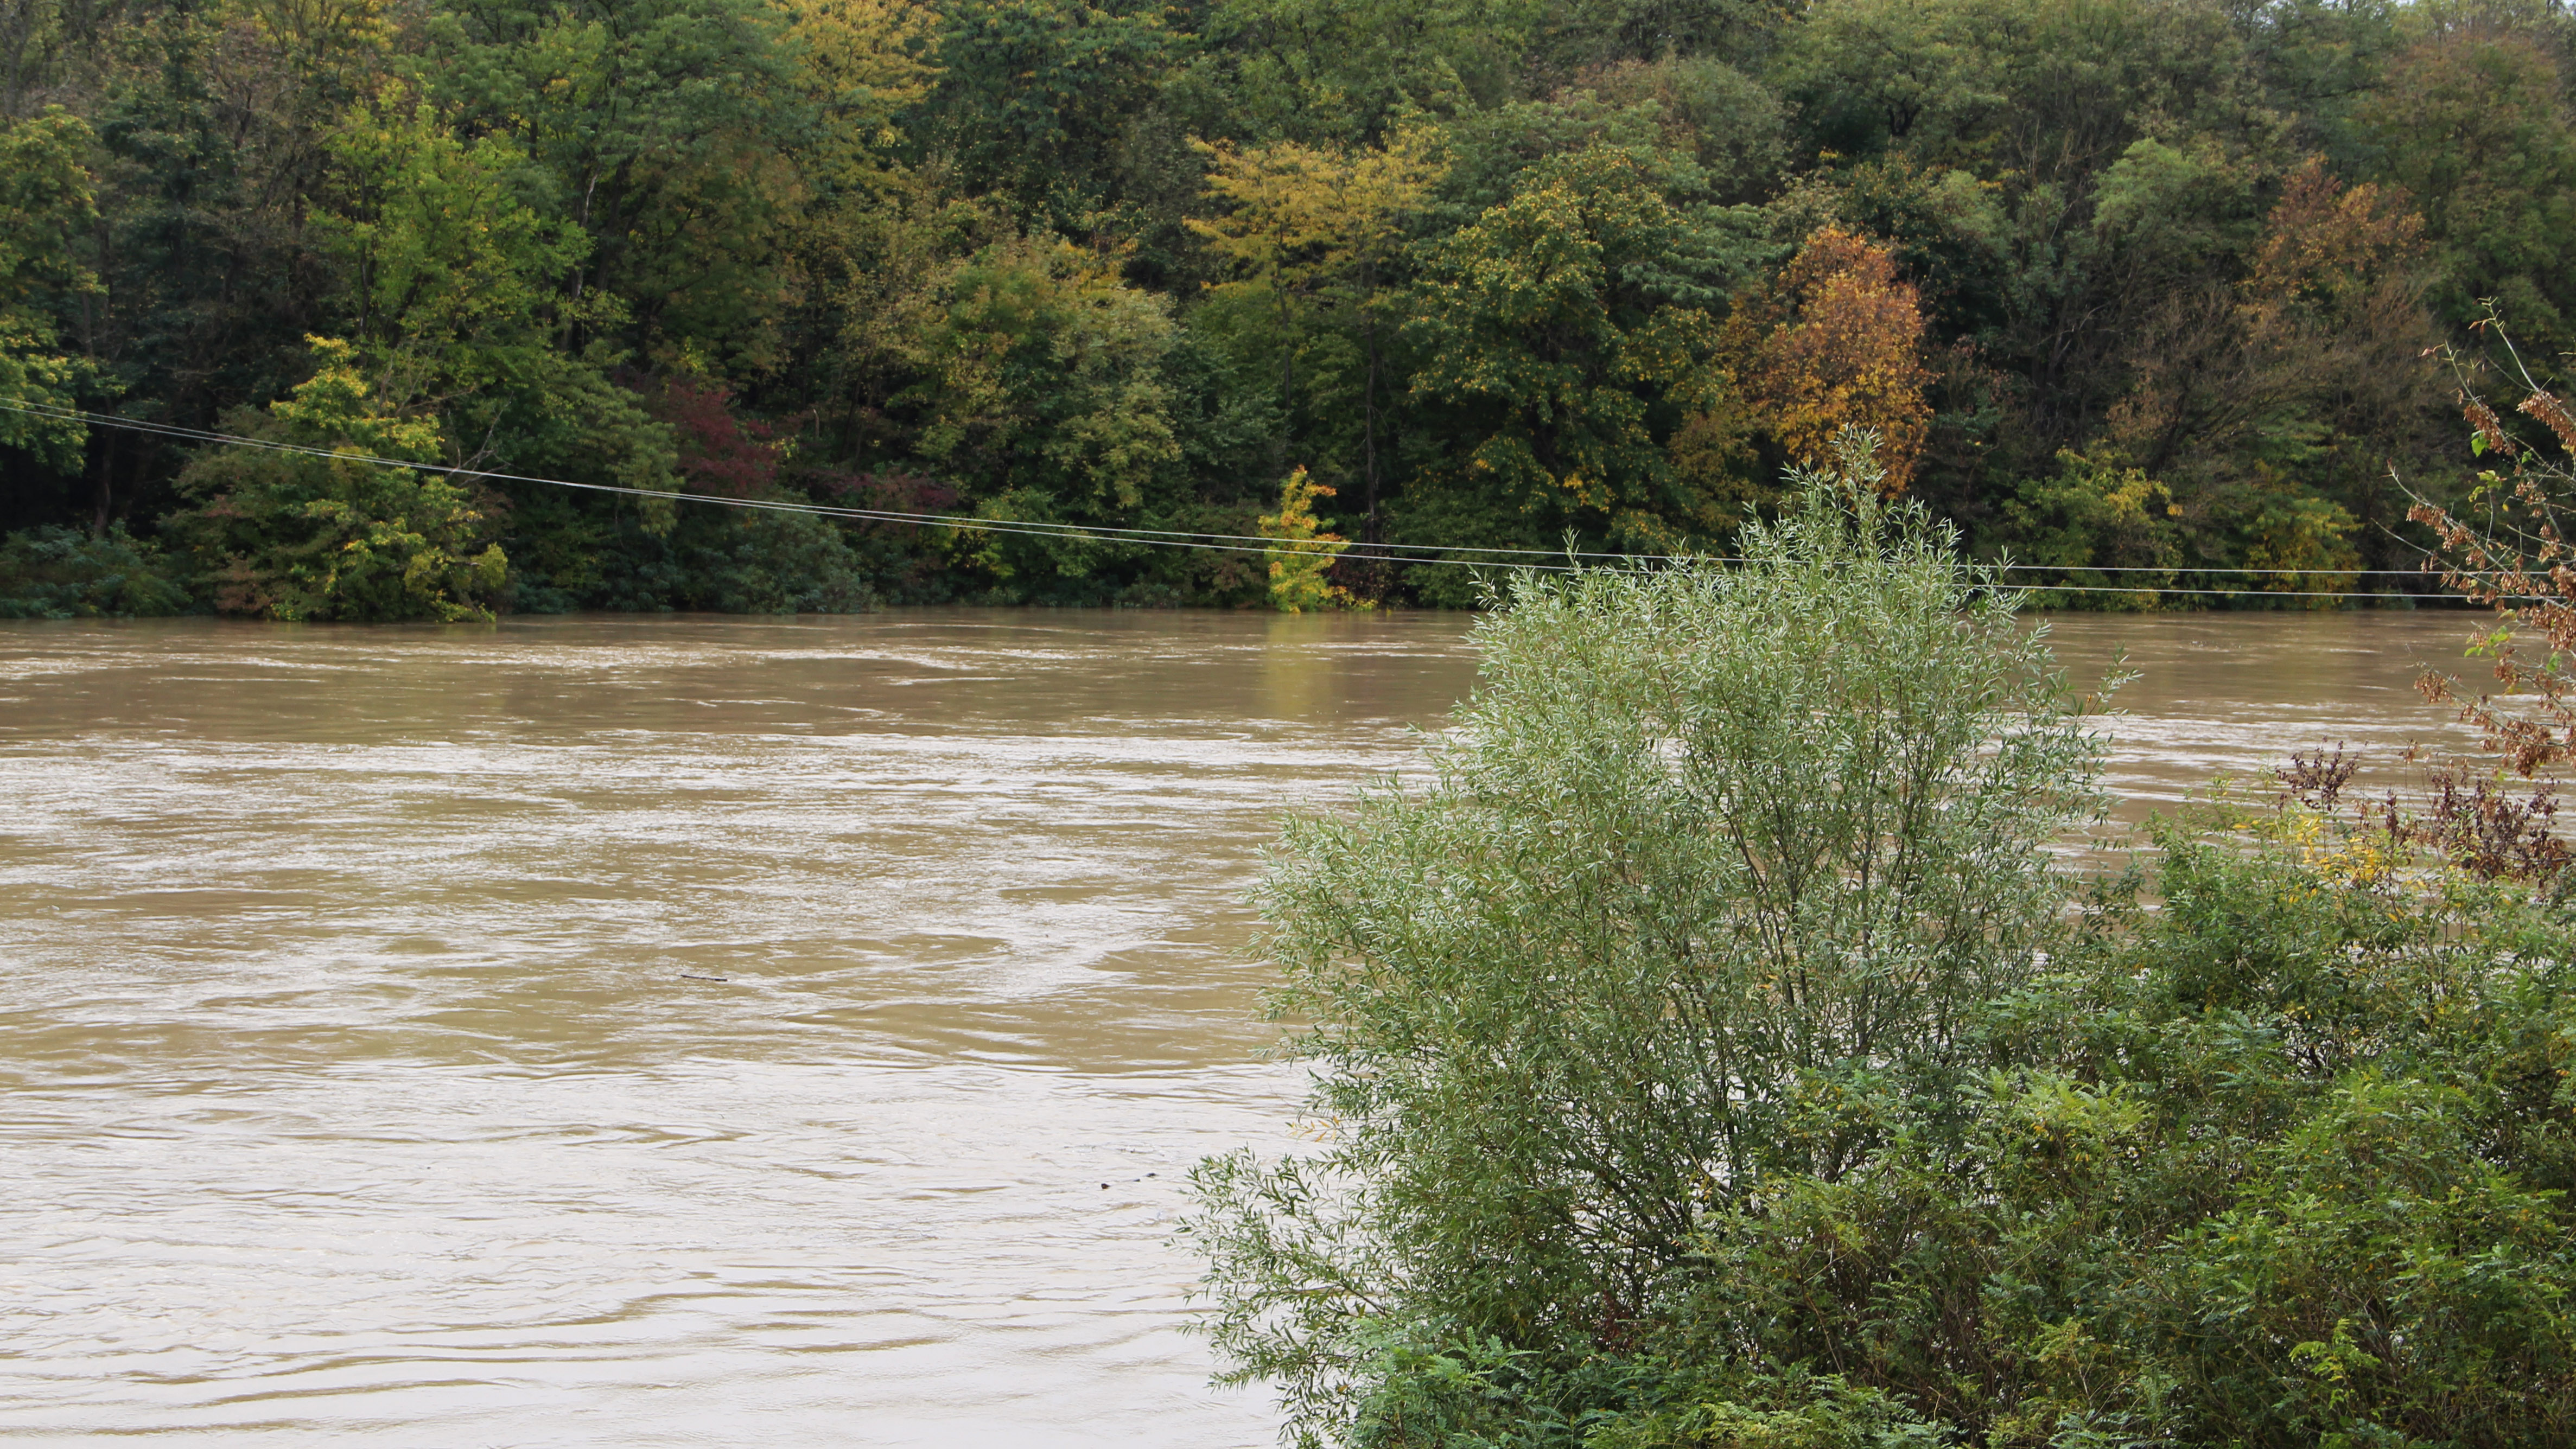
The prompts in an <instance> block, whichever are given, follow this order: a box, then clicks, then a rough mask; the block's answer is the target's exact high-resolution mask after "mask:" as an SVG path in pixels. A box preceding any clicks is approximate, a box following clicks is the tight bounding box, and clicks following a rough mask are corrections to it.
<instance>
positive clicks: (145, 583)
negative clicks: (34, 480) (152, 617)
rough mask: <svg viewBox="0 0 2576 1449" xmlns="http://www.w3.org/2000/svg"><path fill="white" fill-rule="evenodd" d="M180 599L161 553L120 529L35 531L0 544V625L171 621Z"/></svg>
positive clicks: (182, 605)
mask: <svg viewBox="0 0 2576 1449" xmlns="http://www.w3.org/2000/svg"><path fill="white" fill-rule="evenodd" d="M187 607H188V592H187V590H185V589H183V588H181V587H180V586H179V585H178V583H177V582H176V581H174V580H173V579H172V578H171V577H170V575H169V564H168V561H167V560H166V559H165V558H164V557H163V556H162V553H161V550H160V549H158V548H156V547H154V546H153V545H152V544H149V543H139V542H137V541H135V539H134V538H132V537H131V536H129V535H128V534H127V533H126V531H125V526H124V525H123V524H118V525H116V526H115V527H113V528H111V529H109V530H108V531H107V532H106V533H104V534H90V533H84V532H82V531H81V530H79V529H76V528H59V527H57V528H36V529H30V530H28V531H27V532H25V533H13V534H11V535H9V537H8V539H7V540H6V541H5V542H0V619H87V618H93V617H96V616H98V615H101V614H125V615H146V614H177V613H182V612H185V611H186V609H187Z"/></svg>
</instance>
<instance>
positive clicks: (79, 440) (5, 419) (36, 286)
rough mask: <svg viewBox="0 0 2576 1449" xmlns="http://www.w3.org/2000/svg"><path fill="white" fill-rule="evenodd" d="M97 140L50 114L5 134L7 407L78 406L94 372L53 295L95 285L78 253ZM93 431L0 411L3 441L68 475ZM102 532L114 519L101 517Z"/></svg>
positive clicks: (1, 283)
mask: <svg viewBox="0 0 2576 1449" xmlns="http://www.w3.org/2000/svg"><path fill="white" fill-rule="evenodd" d="M94 144H95V142H94V138H93V137H92V136H91V134H90V129H89V127H88V126H87V125H85V124H84V123H83V122H82V121H81V120H80V118H79V117H77V116H72V115H68V114H66V113H64V112H63V111H61V110H48V111H46V112H45V113H44V114H43V115H41V116H38V117H36V118H34V119H33V120H28V121H21V122H19V123H18V124H17V125H14V126H10V127H7V128H6V129H0V403H5V404H8V405H10V406H12V407H17V408H36V409H77V408H78V407H79V406H80V393H79V390H80V386H81V384H82V382H83V381H84V380H85V379H86V378H87V375H88V373H89V368H88V367H87V366H86V365H85V363H84V361H83V360H82V359H79V358H75V357H70V356H67V355H65V354H64V353H63V351H62V350H61V346H60V338H59V337H58V336H57V335H56V331H55V328H54V321H53V315H52V311H51V309H50V308H48V307H46V306H44V305H43V304H44V303H45V302H46V301H47V300H49V299H50V295H51V294H54V293H58V292H64V291H80V290H84V289H86V288H89V287H91V286H94V285H96V283H95V280H94V279H93V278H92V277H91V276H90V275H89V273H88V272H87V270H86V269H84V268H83V267H81V265H80V264H79V262H78V261H77V259H76V257H75V253H74V251H73V243H74V239H75V238H76V237H77V236H78V234H79V232H80V231H81V230H82V229H83V228H84V227H86V226H88V225H89V224H90V223H92V222H93V221H95V220H96V218H97V215H98V211H97V202H96V199H95V195H94V191H93V186H92V181H91V177H90V173H89V168H88V166H87V165H86V164H84V163H85V160H86V157H87V156H88V154H89V153H90V151H91V149H92V147H93V145H94ZM87 438H88V430H87V429H86V428H84V427H83V426H82V425H81V424H80V423H78V422H76V421H73V420H69V419H65V418H59V417H48V416H45V415H43V414H42V413H30V412H0V445H6V446H9V447H13V448H22V449H25V450H26V451H28V452H30V453H33V454H34V455H36V457H37V458H38V459H40V460H41V461H43V462H45V463H47V464H50V465H51V466H53V467H57V468H62V469H65V470H66V471H68V470H71V469H75V468H77V467H79V465H80V456H81V450H82V445H83V444H84V442H85V441H86V440H87ZM99 526H100V528H101V529H104V528H105V527H106V520H105V519H101V520H100V521H99Z"/></svg>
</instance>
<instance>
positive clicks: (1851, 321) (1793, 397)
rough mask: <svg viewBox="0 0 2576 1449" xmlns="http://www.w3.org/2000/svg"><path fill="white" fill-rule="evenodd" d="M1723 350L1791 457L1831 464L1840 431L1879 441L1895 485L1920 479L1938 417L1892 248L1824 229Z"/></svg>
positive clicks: (1917, 313)
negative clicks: (1919, 463) (1860, 431)
mask: <svg viewBox="0 0 2576 1449" xmlns="http://www.w3.org/2000/svg"><path fill="white" fill-rule="evenodd" d="M1719 350H1720V351H1721V353H1723V354H1724V355H1726V356H1727V357H1728V358H1729V359H1730V360H1731V362H1732V364H1733V368H1734V372H1735V378H1736V385H1737V386H1738V387H1739V388H1740V389H1741V390H1742V391H1743V393H1744V396H1745V400H1746V401H1747V402H1748V403H1749V404H1750V405H1751V409H1752V412H1753V420H1754V422H1755V423H1756V425H1757V426H1759V427H1761V428H1763V429H1764V430H1765V431H1767V432H1769V433H1770V434H1771V436H1772V437H1773V438H1774V439H1776V440H1777V441H1778V442H1779V444H1780V446H1781V447H1782V448H1783V449H1784V450H1785V451H1786V452H1787V453H1788V455H1789V457H1790V459H1791V460H1792V461H1794V462H1797V463H1800V464H1804V465H1808V466H1817V465H1821V464H1823V463H1824V462H1825V461H1826V460H1827V454H1828V450H1829V448H1830V445H1831V444H1832V442H1833V439H1834V437H1835V435H1836V434H1838V433H1840V432H1841V431H1842V430H1843V429H1844V428H1846V427H1854V428H1865V429H1867V430H1869V431H1871V432H1874V433H1876V434H1878V436H1879V438H1880V449H1879V455H1878V456H1879V461H1880V462H1881V463H1882V464H1883V465H1884V466H1885V467H1886V469H1887V478H1886V482H1885V485H1884V486H1885V487H1886V489H1887V491H1888V492H1890V493H1895V492H1899V491H1901V490H1902V489H1903V488H1904V487H1905V484H1906V482H1907V480H1909V479H1910V478H1912V477H1913V475H1914V465H1915V462H1916V460H1917V459H1918V458H1919V457H1921V455H1922V452H1923V440H1924V436H1925V434H1926V433H1927V432H1928V431H1929V429H1930V426H1931V421H1932V409H1931V405H1930V404H1929V403H1928V402H1926V401H1925V399H1924V387H1925V385H1926V384H1927V383H1928V382H1930V380H1931V372H1930V370H1929V369H1927V368H1926V367H1925V366H1924V365H1923V304H1922V298H1921V296H1920V295H1919V294H1918V293H1917V292H1916V290H1915V288H1914V285H1913V284H1912V283H1910V282H1907V281H1905V280H1904V279H1902V278H1901V277H1899V276H1898V275H1897V269H1896V259H1895V258H1894V257H1893V256H1891V255H1889V253H1888V250H1887V248H1885V247H1883V246H1880V245H1878V244H1876V243H1873V242H1871V241H1869V240H1867V239H1865V238H1863V237H1859V236H1855V235H1853V234H1852V233H1850V232H1847V231H1843V230H1840V229H1839V228H1835V227H1830V226H1829V227H1821V228H1818V229H1817V230H1816V231H1815V233H1814V234H1812V235H1810V236H1809V237H1808V238H1807V240H1806V243H1805V245H1803V246H1801V247H1800V248H1799V249H1798V254H1797V255H1796V256H1794V257H1792V258H1791V259H1790V260H1789V264H1788V265H1787V266H1786V267H1783V268H1782V269H1781V271H1780V274H1779V275H1778V276H1776V277H1774V278H1772V279H1771V282H1770V284H1769V285H1768V286H1766V287H1764V288H1763V289H1762V290H1761V291H1759V292H1757V293H1755V294H1754V295H1753V296H1751V297H1748V298H1746V299H1745V301H1744V302H1743V303H1742V304H1741V305H1739V306H1738V307H1737V308H1736V310H1735V312H1734V314H1733V315H1732V316H1730V317H1728V319H1727V322H1726V327H1725V329H1724V331H1723V332H1722V333H1721V334H1720V339H1719Z"/></svg>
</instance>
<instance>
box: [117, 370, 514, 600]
mask: <svg viewBox="0 0 2576 1449" xmlns="http://www.w3.org/2000/svg"><path fill="white" fill-rule="evenodd" d="M314 346H315V350H316V352H317V354H318V355H319V357H320V366H319V367H318V368H317V369H316V371H315V372H314V374H313V376H312V378H311V379H309V380H308V381H306V382H304V383H302V384H300V385H298V386H297V387H296V389H295V395H294V397H293V398H292V399H290V400H289V401H286V402H281V403H277V404H275V405H273V406H272V407H271V408H270V409H269V411H268V413H267V415H266V416H264V417H262V416H255V415H245V416H244V417H243V418H241V419H240V420H239V427H240V429H241V430H244V431H247V432H250V433H251V434H252V435H254V436H257V437H259V438H261V439H262V440H263V441H269V442H275V443H278V444H282V445H285V446H286V447H288V448H294V449H302V450H305V451H276V450H262V449H255V448H217V449H211V450H208V451H207V452H205V453H202V454H200V455H199V456H198V457H197V459H196V461H195V462H193V463H191V464H189V465H188V470H187V472H186V473H185V474H183V475H182V476H181V478H180V484H179V486H180V489H181V491H182V492H183V493H184V494H186V495H187V496H188V497H189V498H191V499H193V500H195V501H196V506H195V507H193V508H190V509H187V510H184V511H182V512H180V513H177V514H173V515H172V516H171V517H170V519H169V521H168V524H167V526H166V527H167V532H168V533H169V534H170V536H171V537H173V538H174V539H176V540H178V541H179V543H180V544H181V546H182V547H184V548H186V549H187V550H188V551H189V552H191V553H193V554H194V555H195V556H196V559H197V562H198V566H199V568H200V569H201V570H202V571H203V576H204V581H205V584H206V586H207V587H208V589H209V590H210V591H211V592H212V593H213V596H214V602H215V607H216V608H218V609H220V610H222V611H223V612H225V613H228V614H249V615H253V616H256V617H259V618H269V619H348V620H390V619H436V620H444V621H454V620H460V619H488V618H490V617H491V615H492V602H493V601H494V600H495V599H497V598H498V597H499V595H500V593H501V590H502V586H503V584H504V583H505V582H506V580H507V578H508V572H509V560H508V559H507V557H506V556H504V555H503V553H502V552H501V549H500V546H499V545H497V544H493V543H491V542H489V541H487V539H486V537H485V532H486V530H485V525H484V514H483V511H482V510H481V509H479V508H478V507H476V505H475V501H474V500H473V499H472V498H471V497H470V496H469V495H468V494H467V492H466V490H465V489H463V488H461V487H459V486H458V485H456V484H455V483H452V482H450V481H448V480H447V479H446V478H444V477H442V476H440V475H438V474H435V473H421V472H412V471H408V470H405V469H403V468H399V467H388V466H383V465H380V464H376V463H371V462H367V461H365V459H367V458H369V457H378V458H388V459H392V460H395V461H396V462H417V463H426V462H434V461H436V459H437V454H438V447H439V436H438V425H437V423H436V422H435V421H432V420H428V419H422V418H412V417H404V416H401V415H398V414H393V413H387V412H384V411H382V410H380V409H379V408H378V407H377V406H376V405H375V403H374V402H373V401H372V400H371V394H372V393H373V392H374V388H373V386H372V385H371V384H370V383H369V382H368V381H367V379H366V378H364V377H363V376H361V375H360V374H359V372H358V369H357V367H356V365H355V353H354V350H353V349H351V348H350V347H349V346H348V345H347V344H345V343H340V342H335V341H332V340H329V339H322V338H317V339H315V340H314Z"/></svg>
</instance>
